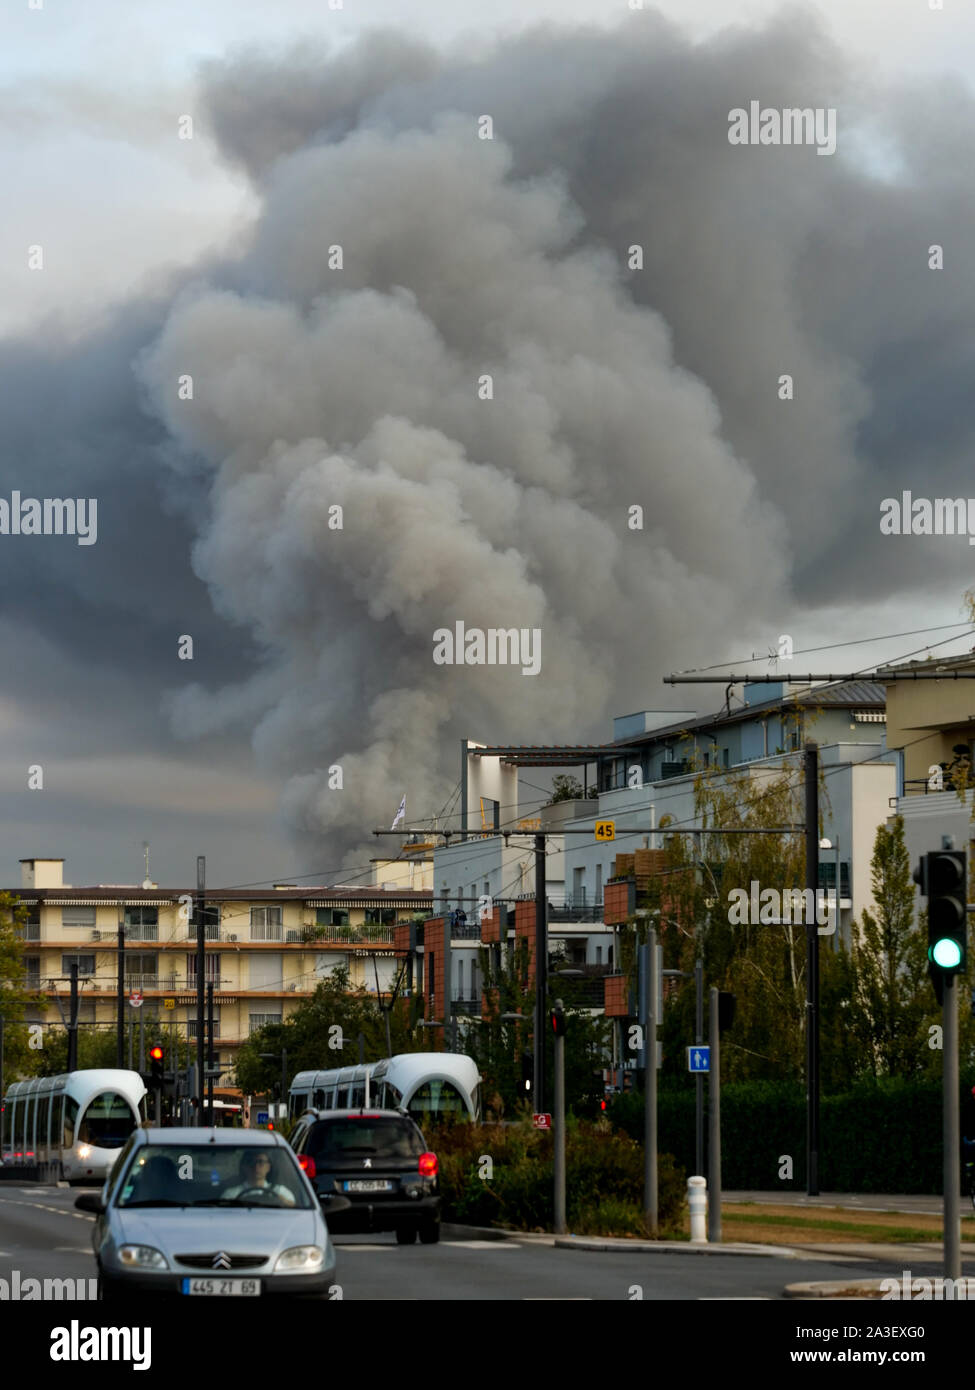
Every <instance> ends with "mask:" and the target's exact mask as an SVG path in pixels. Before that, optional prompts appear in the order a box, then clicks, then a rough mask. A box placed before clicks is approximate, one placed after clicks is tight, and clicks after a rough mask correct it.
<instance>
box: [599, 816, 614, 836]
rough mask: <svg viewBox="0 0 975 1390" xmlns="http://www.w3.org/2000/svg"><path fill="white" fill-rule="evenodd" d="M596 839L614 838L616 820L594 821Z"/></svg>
mask: <svg viewBox="0 0 975 1390" xmlns="http://www.w3.org/2000/svg"><path fill="white" fill-rule="evenodd" d="M596 839H597V840H615V839H616V822H615V821H614V820H598V821H597V822H596Z"/></svg>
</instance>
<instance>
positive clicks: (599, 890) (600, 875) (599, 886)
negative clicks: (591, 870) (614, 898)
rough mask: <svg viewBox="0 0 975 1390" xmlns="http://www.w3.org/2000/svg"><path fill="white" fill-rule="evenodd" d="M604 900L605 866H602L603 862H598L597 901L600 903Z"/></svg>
mask: <svg viewBox="0 0 975 1390" xmlns="http://www.w3.org/2000/svg"><path fill="white" fill-rule="evenodd" d="M602 900H603V866H602V864H597V865H596V901H597V903H599V902H602Z"/></svg>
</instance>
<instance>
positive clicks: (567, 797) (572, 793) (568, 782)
mask: <svg viewBox="0 0 975 1390" xmlns="http://www.w3.org/2000/svg"><path fill="white" fill-rule="evenodd" d="M583 795H584V793H583V787H582V783H581V782H580V781H579V779H578V777H570V776H568V775H567V774H565V773H562V772H560V773H559V774H558V775H557V776H556V777H553V778H552V795H551V797H550V798H549V801H548V803H547V804H548V805H549V806H554V805H555V803H556V802H557V801H579V800H581V799H582V797H583Z"/></svg>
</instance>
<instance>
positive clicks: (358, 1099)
mask: <svg viewBox="0 0 975 1390" xmlns="http://www.w3.org/2000/svg"><path fill="white" fill-rule="evenodd" d="M365 1103H366V1083H365V1082H364V1081H362V1082H360V1083H359V1084H358V1085H356V1086H353V1087H352V1099H351V1101H350V1102H349V1104H350V1105H351V1106H352V1107H353V1108H354V1107H355V1106H357V1105H365Z"/></svg>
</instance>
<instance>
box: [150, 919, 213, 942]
mask: <svg viewBox="0 0 975 1390" xmlns="http://www.w3.org/2000/svg"><path fill="white" fill-rule="evenodd" d="M198 937H199V932H198V931H197V929H196V924H195V922H191V923H190V925H189V927H188V928H187V931H186V939H187V941H196V940H197V938H198ZM224 939H225V938H224V937H223V936H222V935H221V932H220V928H219V927H218V926H217V925H216V923H210V922H208V923H207V924H206V926H205V927H204V929H203V940H204V941H223V940H224ZM153 940H155V938H153Z"/></svg>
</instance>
